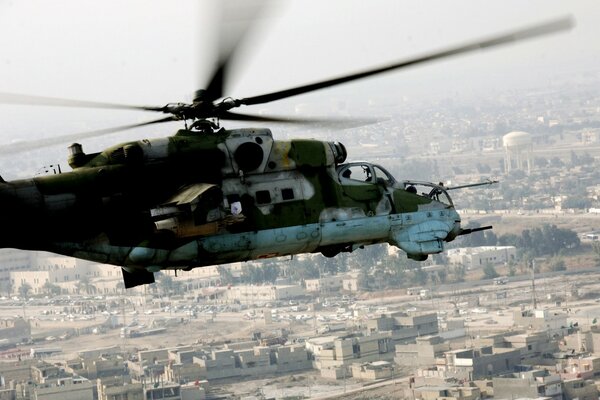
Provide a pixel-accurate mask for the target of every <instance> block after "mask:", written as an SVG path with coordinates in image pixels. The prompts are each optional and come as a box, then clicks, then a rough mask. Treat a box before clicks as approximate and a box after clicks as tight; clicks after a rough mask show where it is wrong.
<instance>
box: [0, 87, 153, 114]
mask: <svg viewBox="0 0 600 400" xmlns="http://www.w3.org/2000/svg"><path fill="white" fill-rule="evenodd" d="M0 103H2V104H17V105H28V106H52V107H79V108H108V109H121V110H144V111H162V107H145V106H132V105H127V104H115V103H103V102H97V101H85V100H72V99H61V98H58V97H45V96H31V95H27V94H18V93H6V92H0Z"/></svg>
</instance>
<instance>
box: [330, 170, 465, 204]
mask: <svg viewBox="0 0 600 400" xmlns="http://www.w3.org/2000/svg"><path fill="white" fill-rule="evenodd" d="M337 174H338V179H339V181H340V183H341V184H342V185H351V186H353V185H364V184H369V183H371V184H379V185H384V186H385V187H388V188H392V189H403V190H406V191H407V192H410V193H414V194H415V195H418V196H422V197H427V198H429V199H432V200H435V201H439V202H440V203H444V204H447V205H449V206H454V204H453V203H452V198H451V197H450V196H449V195H448V192H447V190H446V188H445V187H444V184H443V183H438V184H435V183H431V182H422V181H402V182H398V181H397V180H396V179H395V178H394V177H393V176H392V174H390V173H389V172H388V171H387V170H386V169H385V168H383V167H382V166H380V165H377V164H371V163H369V162H366V161H360V162H353V163H348V164H342V165H339V166H338V167H337Z"/></svg>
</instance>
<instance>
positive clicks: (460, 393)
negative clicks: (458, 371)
mask: <svg viewBox="0 0 600 400" xmlns="http://www.w3.org/2000/svg"><path fill="white" fill-rule="evenodd" d="M412 391H413V396H414V398H415V399H419V400H439V399H444V400H479V399H480V398H481V390H480V389H479V388H478V387H476V386H458V385H441V386H422V387H417V388H414V389H413V390H412Z"/></svg>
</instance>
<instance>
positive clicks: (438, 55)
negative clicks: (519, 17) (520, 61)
mask: <svg viewBox="0 0 600 400" xmlns="http://www.w3.org/2000/svg"><path fill="white" fill-rule="evenodd" d="M573 26H574V21H573V19H572V18H571V17H570V16H569V17H563V18H560V19H558V20H555V21H550V22H546V23H542V24H539V25H535V26H532V27H529V28H525V29H520V30H515V31H512V32H509V33H505V34H501V35H497V36H492V37H490V38H488V39H483V40H478V41H475V42H471V43H467V44H464V45H460V46H456V47H452V48H449V49H447V50H442V51H437V52H433V53H430V54H426V55H424V56H420V57H416V58H413V59H409V60H406V61H400V62H397V63H394V64H390V65H386V66H383V67H379V68H374V69H371V70H367V71H363V72H359V73H356V74H352V75H347V76H342V77H339V78H334V79H330V80H326V81H322V82H316V83H312V84H308V85H303V86H298V87H295V88H291V89H285V90H280V91H277V92H272V93H267V94H263V95H259V96H253V97H246V98H242V99H238V100H236V102H237V103H239V104H244V105H253V104H263V103H268V102H271V101H275V100H281V99H285V98H287V97H292V96H297V95H299V94H303V93H308V92H312V91H315V90H319V89H324V88H327V87H330V86H335V85H340V84H342V83H346V82H351V81H354V80H357V79H362V78H366V77H369V76H373V75H377V74H381V73H384V72H388V71H392V70H396V69H401V68H405V67H409V66H411V65H416V64H422V63H426V62H429V61H433V60H439V59H442V58H446V57H451V56H455V55H458V54H464V53H470V52H473V51H475V50H479V49H485V48H488V47H494V46H500V45H504V44H508V43H512V42H518V41H521V40H525V39H531V38H535V37H538V36H543V35H546V34H549V33H554V32H559V31H562V30H567V29H570V28H572V27H573Z"/></svg>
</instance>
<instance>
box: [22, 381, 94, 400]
mask: <svg viewBox="0 0 600 400" xmlns="http://www.w3.org/2000/svg"><path fill="white" fill-rule="evenodd" d="M94 387H95V384H94V382H92V381H88V380H84V381H78V380H73V379H61V380H58V381H55V382H46V383H45V384H43V385H38V386H35V387H34V388H33V396H34V397H33V398H34V399H36V400H94Z"/></svg>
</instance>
